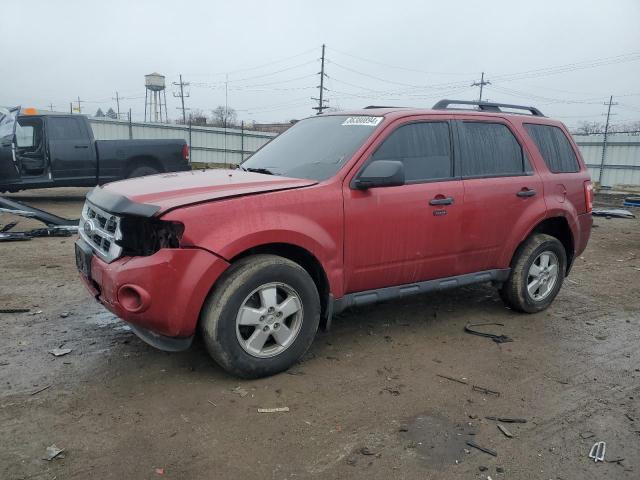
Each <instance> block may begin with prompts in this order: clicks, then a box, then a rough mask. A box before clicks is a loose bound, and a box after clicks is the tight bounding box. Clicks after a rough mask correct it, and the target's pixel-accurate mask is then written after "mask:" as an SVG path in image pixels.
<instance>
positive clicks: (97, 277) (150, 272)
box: [76, 239, 229, 351]
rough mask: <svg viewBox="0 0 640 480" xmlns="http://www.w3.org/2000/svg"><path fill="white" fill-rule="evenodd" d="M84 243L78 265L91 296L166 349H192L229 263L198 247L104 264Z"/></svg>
mask: <svg viewBox="0 0 640 480" xmlns="http://www.w3.org/2000/svg"><path fill="white" fill-rule="evenodd" d="M89 252H91V248H90V247H89V246H88V245H87V244H86V242H85V241H84V240H82V239H78V240H77V241H76V262H77V264H78V268H79V270H80V276H81V278H82V279H83V281H84V283H85V285H86V286H87V288H88V289H89V291H90V292H91V294H92V295H93V296H94V297H96V298H97V299H98V301H99V302H100V303H102V304H103V305H104V306H105V307H106V308H107V309H108V310H110V311H111V312H113V313H114V314H115V315H117V316H118V317H120V318H121V319H123V320H124V321H125V322H127V323H129V324H130V325H131V327H132V329H133V331H134V332H135V333H136V334H137V335H138V336H139V337H140V338H141V339H142V340H144V341H145V342H147V343H149V344H151V345H153V346H154V347H157V348H160V349H162V350H169V351H177V350H184V349H186V348H188V347H189V346H190V345H191V339H192V337H193V335H194V334H195V330H196V327H197V324H198V318H199V316H200V310H201V308H202V305H203V304H204V301H205V299H206V297H207V295H208V293H209V290H210V289H211V287H212V286H213V285H214V284H215V282H216V280H217V279H218V278H219V277H220V275H221V274H222V273H223V272H224V271H225V270H226V269H227V267H228V266H229V263H228V262H227V261H226V260H224V259H222V258H220V257H218V256H216V255H214V254H212V253H210V252H208V251H206V250H202V249H199V248H163V249H160V250H159V251H157V252H156V253H154V254H153V255H149V256H140V257H123V258H120V259H118V260H116V261H114V262H112V263H106V262H105V261H103V260H102V259H100V258H99V257H98V256H97V255H91V254H90V253H89Z"/></svg>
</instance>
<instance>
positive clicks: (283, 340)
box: [200, 255, 320, 378]
mask: <svg viewBox="0 0 640 480" xmlns="http://www.w3.org/2000/svg"><path fill="white" fill-rule="evenodd" d="M271 289H274V290H271ZM274 291H275V293H273V292H274ZM274 298H275V302H274V301H272V299H274ZM269 305H271V306H272V307H273V310H269ZM245 307H246V308H245ZM295 308H297V310H295V311H294V309H295ZM241 311H242V315H241ZM290 312H294V313H290ZM245 315H246V316H245ZM279 315H280V316H279ZM245 319H246V320H245ZM241 323H246V325H241ZM319 323H320V297H319V295H318V290H317V288H316V285H315V283H314V282H313V280H312V278H311V276H310V275H309V274H308V273H307V271H306V270H305V269H304V268H302V267H301V266H300V265H298V264H297V263H294V262H292V261H291V260H288V259H286V258H283V257H279V256H276V255H252V256H249V257H246V258H243V259H241V260H239V261H238V262H236V263H234V264H233V265H232V266H231V267H230V268H229V269H228V270H227V272H225V274H224V275H223V277H222V278H221V279H220V281H219V283H218V284H217V285H216V286H215V287H214V289H213V290H212V291H211V293H210V294H209V297H208V298H207V300H206V301H205V304H204V307H203V309H202V313H201V316H200V332H201V335H202V338H203V339H204V343H205V346H206V348H207V351H208V352H209V354H210V355H211V357H212V358H213V359H214V360H215V361H216V362H217V363H218V364H219V365H220V366H221V367H222V368H224V369H225V370H226V371H227V372H229V373H231V374H233V375H236V376H238V377H242V378H259V377H266V376H269V375H274V374H276V373H279V372H282V371H284V370H286V369H287V368H289V367H290V366H291V365H293V364H294V363H295V362H296V361H298V360H299V359H300V357H302V355H304V354H305V352H306V351H307V350H308V349H309V347H310V346H311V343H312V342H313V339H314V337H315V334H316V332H317V330H318V325H319ZM284 327H286V329H285V328H284ZM265 329H267V330H265ZM264 332H267V333H264ZM251 339H253V341H251ZM263 339H266V340H265V342H263V343H262V347H261V348H258V347H260V344H261V342H262V340H263Z"/></svg>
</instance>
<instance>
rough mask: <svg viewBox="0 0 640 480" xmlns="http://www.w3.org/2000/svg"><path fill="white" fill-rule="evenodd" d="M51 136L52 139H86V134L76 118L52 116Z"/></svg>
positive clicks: (50, 121)
mask: <svg viewBox="0 0 640 480" xmlns="http://www.w3.org/2000/svg"><path fill="white" fill-rule="evenodd" d="M48 124H49V125H48V126H49V128H48V130H49V138H51V139H52V140H84V139H85V137H86V136H85V135H84V133H83V130H82V126H81V125H80V122H79V121H78V120H77V119H76V118H55V117H54V118H50V119H49V120H48Z"/></svg>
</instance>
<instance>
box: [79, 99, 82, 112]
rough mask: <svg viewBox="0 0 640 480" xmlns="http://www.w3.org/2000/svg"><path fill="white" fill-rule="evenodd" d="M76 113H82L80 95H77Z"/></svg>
mask: <svg viewBox="0 0 640 480" xmlns="http://www.w3.org/2000/svg"><path fill="white" fill-rule="evenodd" d="M78 113H82V102H81V100H80V96H78Z"/></svg>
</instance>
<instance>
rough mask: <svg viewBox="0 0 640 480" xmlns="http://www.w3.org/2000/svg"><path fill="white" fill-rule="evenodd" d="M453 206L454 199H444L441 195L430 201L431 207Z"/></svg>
mask: <svg viewBox="0 0 640 480" xmlns="http://www.w3.org/2000/svg"><path fill="white" fill-rule="evenodd" d="M452 204H453V197H443V196H442V195H439V196H437V197H435V198H432V199H431V200H429V205H452Z"/></svg>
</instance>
